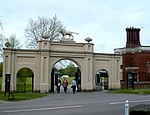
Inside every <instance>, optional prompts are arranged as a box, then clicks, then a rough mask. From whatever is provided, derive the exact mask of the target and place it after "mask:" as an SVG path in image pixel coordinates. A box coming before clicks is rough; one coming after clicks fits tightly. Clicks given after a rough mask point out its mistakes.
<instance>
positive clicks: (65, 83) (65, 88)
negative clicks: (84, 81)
mask: <svg viewBox="0 0 150 115" xmlns="http://www.w3.org/2000/svg"><path fill="white" fill-rule="evenodd" d="M63 87H64V92H65V93H67V87H68V81H67V79H66V78H65V77H64V81H63Z"/></svg>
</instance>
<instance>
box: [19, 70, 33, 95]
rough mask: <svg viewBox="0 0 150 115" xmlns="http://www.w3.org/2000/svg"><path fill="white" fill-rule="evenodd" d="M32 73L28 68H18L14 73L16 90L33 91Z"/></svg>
mask: <svg viewBox="0 0 150 115" xmlns="http://www.w3.org/2000/svg"><path fill="white" fill-rule="evenodd" d="M33 90H34V73H33V71H32V70H31V69H30V68H27V67H23V68H20V69H19V70H18V71H17V73H16V92H23V93H25V92H33Z"/></svg>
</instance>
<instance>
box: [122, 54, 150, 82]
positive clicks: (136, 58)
mask: <svg viewBox="0 0 150 115" xmlns="http://www.w3.org/2000/svg"><path fill="white" fill-rule="evenodd" d="M122 57H123V66H122V67H123V81H126V80H127V78H126V76H127V75H126V70H125V68H126V67H139V70H138V72H139V80H140V81H150V78H149V76H148V67H147V63H148V62H149V63H150V52H134V53H125V54H123V55H122Z"/></svg>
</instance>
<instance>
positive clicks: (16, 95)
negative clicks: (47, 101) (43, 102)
mask: <svg viewBox="0 0 150 115" xmlns="http://www.w3.org/2000/svg"><path fill="white" fill-rule="evenodd" d="M47 95H48V94H42V93H13V96H14V99H13V96H12V94H10V97H9V99H8V93H7V94H6V96H4V93H3V92H0V100H5V101H22V100H30V99H36V98H42V97H44V96H47Z"/></svg>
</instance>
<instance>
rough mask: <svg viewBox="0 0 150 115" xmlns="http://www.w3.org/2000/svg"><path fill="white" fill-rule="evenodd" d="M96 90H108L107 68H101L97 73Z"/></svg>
mask: <svg viewBox="0 0 150 115" xmlns="http://www.w3.org/2000/svg"><path fill="white" fill-rule="evenodd" d="M95 85H96V90H108V87H109V73H108V71H107V70H106V69H99V70H98V71H97V72H96V75H95Z"/></svg>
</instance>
